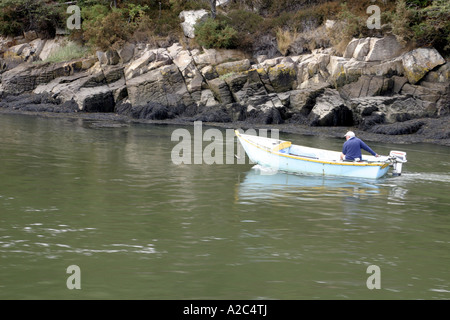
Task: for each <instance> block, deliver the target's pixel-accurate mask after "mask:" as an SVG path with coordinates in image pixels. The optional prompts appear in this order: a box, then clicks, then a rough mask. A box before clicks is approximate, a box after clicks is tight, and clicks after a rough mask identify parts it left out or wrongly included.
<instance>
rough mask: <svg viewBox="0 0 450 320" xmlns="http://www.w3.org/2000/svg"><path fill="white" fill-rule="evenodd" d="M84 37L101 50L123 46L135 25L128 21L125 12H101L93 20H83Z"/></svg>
mask: <svg viewBox="0 0 450 320" xmlns="http://www.w3.org/2000/svg"><path fill="white" fill-rule="evenodd" d="M83 29H84V35H83V36H84V38H85V40H86V41H88V43H89V44H90V45H91V46H93V47H96V48H99V49H101V50H107V49H108V48H111V47H112V48H114V47H119V46H121V45H122V44H123V43H124V42H126V41H127V40H128V39H129V38H130V37H131V35H132V31H133V26H132V25H131V24H130V23H128V21H127V19H126V17H125V16H124V14H123V12H122V11H120V10H113V11H111V12H109V13H108V14H107V15H103V13H100V14H98V15H96V16H95V19H93V20H86V21H84V22H83Z"/></svg>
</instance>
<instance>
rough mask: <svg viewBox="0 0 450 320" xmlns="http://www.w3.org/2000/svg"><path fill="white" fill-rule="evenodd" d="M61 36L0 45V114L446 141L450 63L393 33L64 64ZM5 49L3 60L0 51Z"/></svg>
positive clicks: (145, 52)
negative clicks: (263, 51)
mask: <svg viewBox="0 0 450 320" xmlns="http://www.w3.org/2000/svg"><path fill="white" fill-rule="evenodd" d="M63 41H65V40H64V39H54V40H45V41H44V40H40V39H35V40H32V41H28V42H24V43H22V44H19V45H15V46H12V47H9V48H8V49H7V50H6V52H5V54H4V55H3V56H4V58H3V60H1V61H0V65H1V71H0V76H1V83H0V112H1V113H23V114H34V115H41V116H52V115H53V116H60V117H61V116H64V117H78V118H83V119H92V120H99V121H100V120H101V121H106V122H108V121H110V122H111V121H113V122H115V123H118V122H123V123H129V122H146V123H167V124H179V125H186V124H189V123H193V122H194V121H203V122H204V123H207V124H211V125H215V126H221V127H226V128H236V127H241V128H244V129H245V128H249V127H252V128H259V127H261V126H264V127H268V128H270V127H272V128H278V129H280V130H281V131H283V132H291V133H298V134H307V135H323V136H329V137H341V136H342V132H343V131H345V129H348V128H352V129H353V130H355V131H356V132H357V133H358V135H359V136H361V137H362V138H364V139H366V140H368V141H383V142H392V143H417V142H426V143H434V144H440V145H446V146H450V126H449V124H450V122H449V119H450V118H449V115H450V62H448V61H446V60H445V59H444V58H443V57H442V56H441V55H440V54H439V53H438V52H437V50H435V49H433V48H418V49H415V50H411V51H408V50H406V49H405V48H404V47H402V46H401V45H400V44H399V43H398V42H397V40H396V39H395V37H394V36H386V37H384V38H363V39H354V40H353V41H351V42H350V43H349V44H348V45H347V48H346V50H345V53H344V54H343V55H342V56H340V55H338V54H337V53H336V52H334V50H333V49H332V48H328V49H319V50H314V51H313V52H311V53H306V54H302V55H298V56H287V57H285V56H279V57H273V58H269V57H268V56H264V55H259V56H256V57H253V56H248V54H246V53H244V52H241V51H237V50H214V49H209V50H208V49H202V50H200V49H193V50H191V49H189V48H185V47H183V46H182V45H181V44H179V43H174V44H172V45H170V46H169V47H167V48H157V49H155V48H151V47H149V46H148V45H146V44H142V43H141V44H131V43H127V44H125V45H124V46H123V47H122V48H121V49H120V50H112V49H111V50H108V51H106V52H97V55H96V57H90V58H82V59H76V60H72V61H68V62H60V63H36V62H33V61H35V60H37V61H39V60H45V59H43V58H44V56H46V55H48V54H49V52H51V50H53V49H54V48H55V47H58V46H61V45H63V44H62V43H63ZM5 57H7V58H5Z"/></svg>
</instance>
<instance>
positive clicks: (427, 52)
mask: <svg viewBox="0 0 450 320" xmlns="http://www.w3.org/2000/svg"><path fill="white" fill-rule="evenodd" d="M402 62H403V68H404V69H405V75H406V77H407V78H408V81H409V83H411V84H416V83H417V82H419V81H420V80H421V79H422V78H423V77H424V76H425V75H426V74H427V73H428V72H429V71H431V70H433V69H434V68H435V67H437V66H440V65H442V64H445V62H446V61H445V59H444V58H443V57H442V56H441V55H440V54H439V52H438V51H437V50H436V49H434V48H419V49H415V50H413V51H410V52H407V53H405V54H404V55H403V56H402Z"/></svg>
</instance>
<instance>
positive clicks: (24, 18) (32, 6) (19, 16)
mask: <svg viewBox="0 0 450 320" xmlns="http://www.w3.org/2000/svg"><path fill="white" fill-rule="evenodd" d="M47 2H48V1H47ZM47 2H46V1H45V0H1V1H0V33H1V34H2V35H6V36H18V35H21V34H23V32H24V31H29V30H34V31H36V32H38V33H39V34H41V36H43V37H53V36H54V35H55V33H56V28H57V27H61V26H63V25H64V21H65V19H64V14H65V12H64V10H63V8H62V6H56V5H53V4H47Z"/></svg>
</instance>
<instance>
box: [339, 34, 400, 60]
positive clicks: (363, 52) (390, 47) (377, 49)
mask: <svg viewBox="0 0 450 320" xmlns="http://www.w3.org/2000/svg"><path fill="white" fill-rule="evenodd" d="M403 49H404V48H403V46H402V45H401V44H400V43H399V42H398V41H397V39H396V37H395V36H392V35H390V36H386V37H384V38H361V39H353V40H352V41H350V42H349V44H348V45H347V47H346V49H345V52H344V58H346V59H351V58H354V59H356V60H359V61H368V62H369V61H383V60H390V59H393V58H396V57H398V56H399V55H400V54H401V52H402V51H403Z"/></svg>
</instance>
